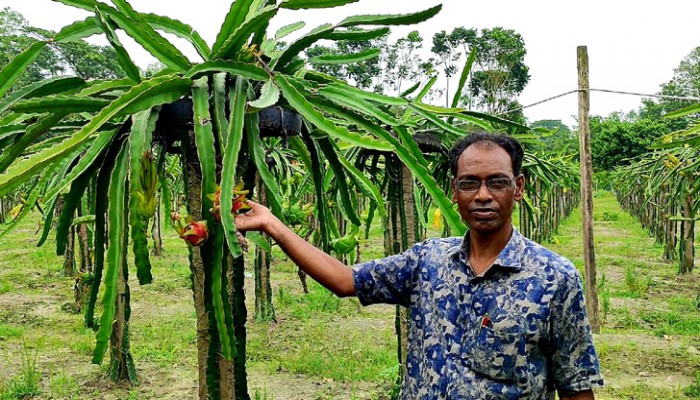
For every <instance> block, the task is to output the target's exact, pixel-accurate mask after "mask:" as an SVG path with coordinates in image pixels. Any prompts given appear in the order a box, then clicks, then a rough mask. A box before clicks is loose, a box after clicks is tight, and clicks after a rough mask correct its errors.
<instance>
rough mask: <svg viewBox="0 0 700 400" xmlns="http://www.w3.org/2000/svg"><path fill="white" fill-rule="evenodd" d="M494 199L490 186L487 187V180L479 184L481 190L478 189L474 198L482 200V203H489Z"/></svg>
mask: <svg viewBox="0 0 700 400" xmlns="http://www.w3.org/2000/svg"><path fill="white" fill-rule="evenodd" d="M492 199H493V196H491V191H490V190H489V188H488V187H486V182H482V183H481V186H479V190H477V191H476V195H475V196H474V200H475V201H478V202H481V203H487V202H489V201H491V200H492Z"/></svg>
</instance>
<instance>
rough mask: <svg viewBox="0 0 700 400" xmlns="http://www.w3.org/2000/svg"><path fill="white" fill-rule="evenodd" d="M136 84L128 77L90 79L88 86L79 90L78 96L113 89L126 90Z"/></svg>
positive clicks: (91, 94) (96, 93)
mask: <svg viewBox="0 0 700 400" xmlns="http://www.w3.org/2000/svg"><path fill="white" fill-rule="evenodd" d="M134 85H136V82H134V81H133V80H131V79H130V78H122V79H114V80H105V81H92V82H90V83H89V86H88V87H86V88H85V89H83V90H82V91H80V93H78V96H93V95H99V94H102V93H105V92H111V91H115V90H126V89H130V88H131V87H133V86H134Z"/></svg>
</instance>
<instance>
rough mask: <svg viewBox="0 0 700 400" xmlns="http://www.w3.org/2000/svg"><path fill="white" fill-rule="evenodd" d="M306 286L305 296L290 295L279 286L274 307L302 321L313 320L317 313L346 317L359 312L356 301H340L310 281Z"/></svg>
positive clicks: (358, 305)
mask: <svg viewBox="0 0 700 400" xmlns="http://www.w3.org/2000/svg"><path fill="white" fill-rule="evenodd" d="M308 284H309V293H308V294H306V295H303V294H302V295H298V294H295V295H292V294H290V293H289V292H288V291H287V290H286V289H285V288H284V287H283V286H280V287H279V289H278V290H277V296H276V299H277V304H276V307H278V308H279V310H280V311H283V312H288V313H290V314H291V315H292V316H293V317H294V318H298V319H302V320H308V319H310V318H315V317H317V316H318V314H319V313H326V314H334V315H341V316H346V317H347V316H351V315H356V314H357V313H358V312H359V310H360V307H361V306H360V304H359V301H358V300H357V299H354V298H353V299H341V298H339V297H338V296H336V295H335V294H333V293H332V292H331V291H329V290H327V289H325V288H324V287H322V286H321V285H319V284H318V283H316V282H314V281H312V280H309V281H308Z"/></svg>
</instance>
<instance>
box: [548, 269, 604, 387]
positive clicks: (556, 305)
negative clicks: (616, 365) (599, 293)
mask: <svg viewBox="0 0 700 400" xmlns="http://www.w3.org/2000/svg"><path fill="white" fill-rule="evenodd" d="M567 264H569V266H570V269H569V270H568V271H566V272H565V273H564V274H562V282H561V283H560V285H559V287H558V289H557V291H556V292H555V293H554V297H553V300H552V301H553V304H552V317H551V318H552V319H551V325H550V329H551V333H550V335H551V336H550V338H551V346H552V347H551V351H552V353H551V360H552V369H553V370H552V372H553V377H554V386H555V387H556V389H557V391H558V392H559V394H560V396H561V395H570V394H573V393H577V392H582V391H586V390H591V389H593V388H596V387H602V386H603V385H604V381H603V377H602V376H601V374H600V364H599V362H598V356H597V355H596V351H595V348H594V346H593V335H592V334H591V326H590V324H589V322H588V317H587V315H586V304H585V300H584V297H583V287H582V286H583V285H582V283H581V277H580V276H579V274H578V271H577V270H576V268H575V267H574V266H573V265H571V264H570V263H567Z"/></svg>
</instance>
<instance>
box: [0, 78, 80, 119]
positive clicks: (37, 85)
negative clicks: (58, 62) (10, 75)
mask: <svg viewBox="0 0 700 400" xmlns="http://www.w3.org/2000/svg"><path fill="white" fill-rule="evenodd" d="M84 85H85V80H84V79H83V78H79V77H76V76H55V77H52V78H47V79H44V80H41V81H39V82H34V83H32V84H30V85H27V86H24V87H22V88H21V89H19V90H16V91H14V92H12V94H10V95H9V96H7V97H5V98H4V99H2V100H0V114H3V113H4V112H5V111H7V110H8V109H9V108H10V107H12V105H13V104H15V103H16V102H17V101H19V100H21V99H29V98H32V97H41V96H47V95H51V94H55V93H61V92H67V91H72V90H75V89H79V88H81V87H82V86H84Z"/></svg>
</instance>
